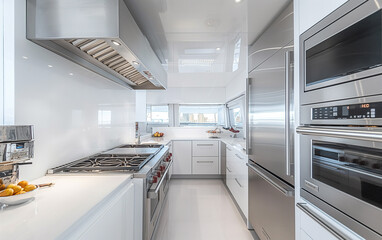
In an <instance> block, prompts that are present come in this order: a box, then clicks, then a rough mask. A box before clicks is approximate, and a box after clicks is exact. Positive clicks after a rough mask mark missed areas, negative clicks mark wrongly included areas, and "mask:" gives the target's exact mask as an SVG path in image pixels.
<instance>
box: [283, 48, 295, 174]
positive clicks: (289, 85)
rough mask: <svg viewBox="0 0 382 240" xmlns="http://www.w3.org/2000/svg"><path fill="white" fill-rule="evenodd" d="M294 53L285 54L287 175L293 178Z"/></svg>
mask: <svg viewBox="0 0 382 240" xmlns="http://www.w3.org/2000/svg"><path fill="white" fill-rule="evenodd" d="M292 63H293V51H287V52H285V157H286V161H285V164H286V175H287V176H292V175H293V174H292V171H291V165H292V164H291V163H292V161H293V145H291V143H293V139H291V137H293V136H292V135H291V131H290V128H291V124H292V123H293V119H291V117H293V116H292V115H291V113H290V112H291V109H293V99H292V97H293V68H292V66H291V65H292Z"/></svg>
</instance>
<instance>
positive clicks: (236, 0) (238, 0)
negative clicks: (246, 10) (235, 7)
mask: <svg viewBox="0 0 382 240" xmlns="http://www.w3.org/2000/svg"><path fill="white" fill-rule="evenodd" d="M242 1H243V0H235V3H241V2H242Z"/></svg>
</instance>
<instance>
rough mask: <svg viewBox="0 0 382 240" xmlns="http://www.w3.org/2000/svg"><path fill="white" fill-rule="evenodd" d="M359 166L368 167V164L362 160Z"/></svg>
mask: <svg viewBox="0 0 382 240" xmlns="http://www.w3.org/2000/svg"><path fill="white" fill-rule="evenodd" d="M359 165H361V166H366V165H367V162H366V161H365V160H362V161H360V162H359Z"/></svg>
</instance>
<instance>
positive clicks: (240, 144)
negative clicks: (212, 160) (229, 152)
mask: <svg viewBox="0 0 382 240" xmlns="http://www.w3.org/2000/svg"><path fill="white" fill-rule="evenodd" d="M181 140H184V141H190V140H192V141H206V140H211V141H223V142H224V143H226V144H229V145H231V146H232V147H234V148H235V149H236V150H238V151H239V152H240V153H242V154H244V155H247V153H246V151H245V150H244V148H245V145H246V143H245V139H242V138H231V137H221V138H209V137H204V138H203V137H196V138H178V137H173V138H171V137H158V138H156V137H149V138H146V139H144V140H142V143H158V144H164V145H166V144H168V143H169V142H170V141H181Z"/></svg>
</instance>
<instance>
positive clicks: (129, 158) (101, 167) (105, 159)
mask: <svg viewBox="0 0 382 240" xmlns="http://www.w3.org/2000/svg"><path fill="white" fill-rule="evenodd" d="M151 157H152V156H151V155H121V154H118V155H115V154H99V155H96V156H93V157H90V158H88V159H85V160H83V161H81V162H77V163H75V164H73V165H71V166H68V167H67V168H66V169H65V171H67V172H73V171H115V170H125V171H138V170H139V169H141V168H142V167H143V166H144V165H145V164H146V163H147V162H148V161H149V160H150V159H151Z"/></svg>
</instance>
